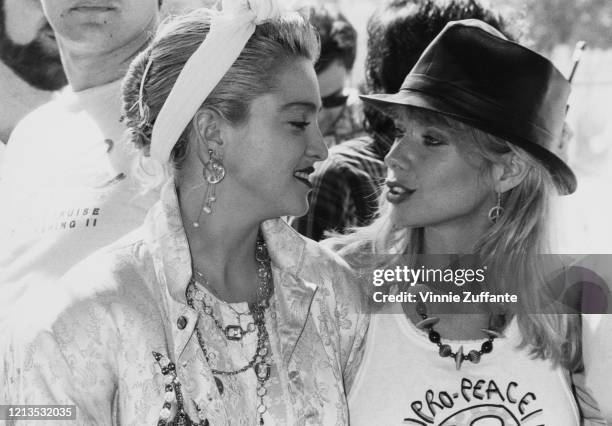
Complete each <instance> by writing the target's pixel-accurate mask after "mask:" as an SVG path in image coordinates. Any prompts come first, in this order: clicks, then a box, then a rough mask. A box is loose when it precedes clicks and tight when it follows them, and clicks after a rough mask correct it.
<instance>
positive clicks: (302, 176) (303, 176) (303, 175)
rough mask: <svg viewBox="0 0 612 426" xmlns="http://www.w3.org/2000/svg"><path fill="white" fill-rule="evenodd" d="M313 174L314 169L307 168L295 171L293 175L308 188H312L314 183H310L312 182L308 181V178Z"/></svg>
mask: <svg viewBox="0 0 612 426" xmlns="http://www.w3.org/2000/svg"><path fill="white" fill-rule="evenodd" d="M312 172H314V167H306V168H305V169H300V170H297V171H295V172H294V173H293V177H294V178H296V179H297V180H299V181H300V182H302V183H303V184H305V185H306V186H308V187H309V188H312V183H310V180H308V176H310V174H311V173H312Z"/></svg>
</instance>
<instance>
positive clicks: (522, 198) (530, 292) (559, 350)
mask: <svg viewBox="0 0 612 426" xmlns="http://www.w3.org/2000/svg"><path fill="white" fill-rule="evenodd" d="M410 111H411V112H410V113H411V115H412V116H414V115H416V116H417V117H421V118H422V119H425V120H427V121H429V122H432V121H434V122H436V123H437V124H439V125H441V126H448V127H451V128H453V129H457V130H460V131H463V132H464V133H465V134H466V135H469V137H468V138H466V140H463V141H458V145H459V148H460V152H461V151H463V153H467V154H468V155H470V156H472V158H474V157H476V158H481V159H482V160H483V161H482V162H481V164H482V168H481V172H483V173H486V172H487V171H489V170H490V168H491V166H492V165H493V164H494V163H498V162H500V161H501V156H502V155H503V154H507V153H513V154H514V155H516V156H517V157H518V158H519V159H521V160H522V161H523V162H524V163H525V164H526V168H527V172H526V175H525V177H524V179H523V180H522V182H521V183H520V184H518V185H517V186H516V187H514V188H513V189H511V190H509V191H507V192H506V193H505V194H504V196H503V207H504V214H503V215H502V216H501V218H500V219H499V220H497V221H496V222H495V223H492V224H491V225H490V227H489V228H488V229H487V231H486V232H485V233H484V235H482V236H480V238H479V240H478V241H477V243H476V245H475V246H474V248H473V254H474V255H476V256H477V257H479V258H480V259H482V261H483V263H484V264H486V265H488V266H489V270H490V271H495V272H494V277H493V279H492V280H491V281H492V282H494V283H496V284H497V286H498V287H499V288H497V289H495V290H498V291H508V292H512V293H514V294H519V295H521V298H520V300H521V303H520V306H519V307H518V309H517V310H516V311H515V312H514V314H515V315H516V316H517V321H518V325H519V328H520V330H521V333H522V335H523V341H522V343H521V345H520V347H527V348H529V351H530V353H531V355H532V356H534V357H536V358H543V359H550V360H552V361H553V363H554V364H555V365H557V364H562V365H563V366H564V367H565V368H567V369H568V370H570V371H575V370H579V369H580V368H581V365H582V354H581V353H582V351H581V325H580V317H579V315H574V314H560V313H554V312H553V313H551V312H550V311H546V308H549V307H550V298H549V293H548V292H547V291H546V290H547V281H546V279H547V277H546V276H545V272H544V271H543V268H542V266H541V265H540V264H539V259H541V257H539V256H538V255H541V254H545V253H550V247H549V245H548V229H547V222H548V220H549V198H550V196H551V193H552V192H553V191H554V190H555V187H554V184H553V181H552V179H551V177H550V175H549V173H548V172H547V171H546V169H545V168H544V167H543V166H542V165H541V163H540V162H539V161H538V160H536V159H535V158H534V157H532V156H531V155H530V154H529V153H527V152H526V151H525V150H523V149H521V148H519V147H517V146H515V145H513V144H511V143H509V142H507V141H505V140H503V139H501V138H498V137H496V136H493V135H491V134H488V133H486V132H484V131H481V130H479V129H477V128H473V127H471V126H468V125H466V124H463V123H461V122H459V121H456V120H453V119H451V118H449V117H446V116H444V115H441V114H437V113H433V112H428V111H425V110H420V109H417V108H410ZM387 113H388V114H389V115H390V116H394V115H395V114H394V113H393V112H390V111H387ZM381 193H382V195H381V197H380V201H379V210H378V213H377V215H376V219H375V220H374V222H373V223H372V224H370V225H368V226H365V227H361V228H353V229H351V230H349V231H348V233H346V234H344V235H339V234H330V236H331V239H330V240H328V241H327V242H326V243H327V244H328V245H329V246H331V247H333V248H334V249H335V250H336V251H338V252H339V253H340V254H341V255H342V256H343V257H344V258H345V259H346V260H347V261H348V262H349V263H350V264H351V265H352V266H353V267H354V268H357V269H360V270H362V271H363V270H370V269H371V268H384V267H385V266H386V265H388V263H389V262H390V261H391V262H392V261H394V260H392V259H390V257H389V256H388V255H389V254H394V255H395V259H397V257H399V256H406V255H408V256H409V258H410V256H412V257H414V256H415V255H417V254H420V253H422V252H423V247H424V229H423V228H419V227H416V228H397V227H395V226H394V223H392V221H391V219H390V215H389V213H390V204H389V202H388V201H387V200H386V197H385V194H386V190H385V189H384V188H383V189H382V191H381ZM371 290H372V287H371V286H369V288H367V289H366V291H371Z"/></svg>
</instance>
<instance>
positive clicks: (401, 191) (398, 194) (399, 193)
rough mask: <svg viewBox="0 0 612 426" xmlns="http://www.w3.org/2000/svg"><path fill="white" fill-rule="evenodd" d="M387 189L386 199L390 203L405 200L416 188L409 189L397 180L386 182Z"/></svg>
mask: <svg viewBox="0 0 612 426" xmlns="http://www.w3.org/2000/svg"><path fill="white" fill-rule="evenodd" d="M387 187H388V188H389V191H388V192H387V201H389V202H390V203H392V204H399V203H401V202H403V201H406V200H407V199H408V197H410V196H411V195H412V194H414V193H415V191H416V189H410V188H407V187H405V186H403V185H400V184H399V183H397V182H391V181H388V182H387Z"/></svg>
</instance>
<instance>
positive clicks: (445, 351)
mask: <svg viewBox="0 0 612 426" xmlns="http://www.w3.org/2000/svg"><path fill="white" fill-rule="evenodd" d="M416 312H417V314H418V315H419V316H420V317H421V318H422V320H421V321H419V322H418V323H417V324H416V327H417V328H419V329H421V330H427V332H428V337H429V341H430V342H432V343H435V344H436V345H437V346H438V348H439V350H438V353H439V354H440V356H441V357H442V358H447V357H449V358H453V359H454V360H455V367H456V368H457V370H459V369H461V364H463V361H466V360H467V361H470V362H471V363H473V364H478V363H479V362H480V358H481V357H482V355H484V354H488V353H491V352H492V351H493V341H494V340H495V339H496V338H498V337H500V336H501V333H499V332H498V331H496V330H491V329H487V328H482V329H481V330H482V331H483V333H485V334H486V335H487V336H488V338H487V340H485V341H484V342H483V343H482V345H481V346H480V350H476V349H472V350H471V351H469V352H468V354H467V355H466V354H464V353H463V346H460V347H459V349H458V350H457V351H456V352H454V351H453V349H452V348H451V347H450V345H447V344H444V343H442V342H441V338H440V333H438V332H437V331H436V330H435V329H434V325H436V324H437V323H438V322H439V321H440V318H438V317H428V316H427V306H425V303H423V302H422V301H418V302H417V303H416Z"/></svg>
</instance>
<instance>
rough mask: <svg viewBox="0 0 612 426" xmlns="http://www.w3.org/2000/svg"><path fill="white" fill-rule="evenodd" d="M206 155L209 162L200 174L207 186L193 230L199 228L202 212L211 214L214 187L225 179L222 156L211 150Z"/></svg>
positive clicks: (215, 199) (214, 197) (214, 198)
mask: <svg viewBox="0 0 612 426" xmlns="http://www.w3.org/2000/svg"><path fill="white" fill-rule="evenodd" d="M208 155H209V157H210V160H209V161H208V162H207V163H206V164H204V171H203V172H202V174H203V176H204V179H205V180H206V182H208V186H207V188H206V194H205V195H204V202H203V203H202V208H201V209H200V214H199V215H198V219H197V220H196V221H195V222H194V223H193V226H194V227H195V228H198V227H199V226H200V218H201V217H202V212H204V213H206V214H211V213H212V209H213V204H214V203H215V201H217V196H216V195H215V194H216V186H217V184H218V183H219V182H221V181H222V180H223V178H224V177H225V167H224V166H223V163H222V162H221V161H222V159H223V158H222V156H221V155H217V154H216V153H215V152H214V151H213V150H212V149H209V150H208Z"/></svg>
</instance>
